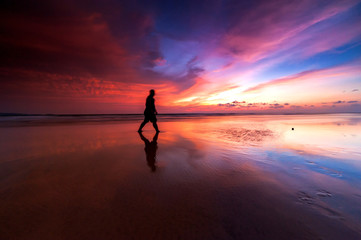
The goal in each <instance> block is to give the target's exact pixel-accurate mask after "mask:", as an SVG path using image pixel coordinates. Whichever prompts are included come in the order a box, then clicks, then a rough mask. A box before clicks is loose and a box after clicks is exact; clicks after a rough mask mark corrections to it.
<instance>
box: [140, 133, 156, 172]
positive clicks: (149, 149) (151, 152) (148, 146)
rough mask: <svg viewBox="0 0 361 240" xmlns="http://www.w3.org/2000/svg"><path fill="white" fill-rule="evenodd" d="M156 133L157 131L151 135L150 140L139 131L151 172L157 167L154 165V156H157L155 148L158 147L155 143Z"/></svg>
mask: <svg viewBox="0 0 361 240" xmlns="http://www.w3.org/2000/svg"><path fill="white" fill-rule="evenodd" d="M158 134H159V132H156V134H155V135H154V137H153V140H152V141H151V142H150V141H149V140H148V139H147V138H146V137H144V136H143V134H142V133H141V132H139V136H140V138H141V139H142V140H143V142H144V143H145V148H144V151H145V155H146V158H147V164H148V166H149V167H150V169H151V170H152V172H155V170H156V168H157V167H156V165H155V158H156V156H157V149H158V144H157V140H158Z"/></svg>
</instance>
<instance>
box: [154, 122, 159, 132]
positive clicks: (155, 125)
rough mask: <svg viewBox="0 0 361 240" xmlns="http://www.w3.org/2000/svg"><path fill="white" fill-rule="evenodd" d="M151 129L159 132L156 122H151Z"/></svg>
mask: <svg viewBox="0 0 361 240" xmlns="http://www.w3.org/2000/svg"><path fill="white" fill-rule="evenodd" d="M153 127H154V129H155V131H157V132H159V129H158V125H157V121H154V122H153Z"/></svg>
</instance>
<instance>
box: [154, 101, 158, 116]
mask: <svg viewBox="0 0 361 240" xmlns="http://www.w3.org/2000/svg"><path fill="white" fill-rule="evenodd" d="M153 109H154V113H155V114H158V112H157V109H156V108H155V100H154V99H153Z"/></svg>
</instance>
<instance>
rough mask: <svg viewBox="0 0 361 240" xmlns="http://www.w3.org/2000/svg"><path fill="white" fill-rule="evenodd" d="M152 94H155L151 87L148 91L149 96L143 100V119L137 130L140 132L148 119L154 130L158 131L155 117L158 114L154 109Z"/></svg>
mask: <svg viewBox="0 0 361 240" xmlns="http://www.w3.org/2000/svg"><path fill="white" fill-rule="evenodd" d="M154 95H155V91H154V89H151V90H150V91H149V96H148V97H147V100H146V102H145V110H144V121H143V122H142V123H141V124H140V126H139V129H138V132H142V129H143V127H144V126H145V124H147V123H148V122H149V121H150V122H152V123H153V127H154V129H155V131H157V132H159V129H158V125H157V117H156V116H155V115H156V114H158V112H157V110H156V109H155V104H154V101H155V100H154Z"/></svg>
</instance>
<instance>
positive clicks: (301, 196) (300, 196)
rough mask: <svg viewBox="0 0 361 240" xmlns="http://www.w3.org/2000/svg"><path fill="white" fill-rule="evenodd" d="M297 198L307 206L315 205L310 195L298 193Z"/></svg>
mask: <svg viewBox="0 0 361 240" xmlns="http://www.w3.org/2000/svg"><path fill="white" fill-rule="evenodd" d="M297 196H298V200H299V201H300V202H301V203H305V204H309V205H310V204H313V203H314V199H313V198H312V197H311V196H310V195H308V194H307V193H306V192H302V191H300V192H298V193H297Z"/></svg>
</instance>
